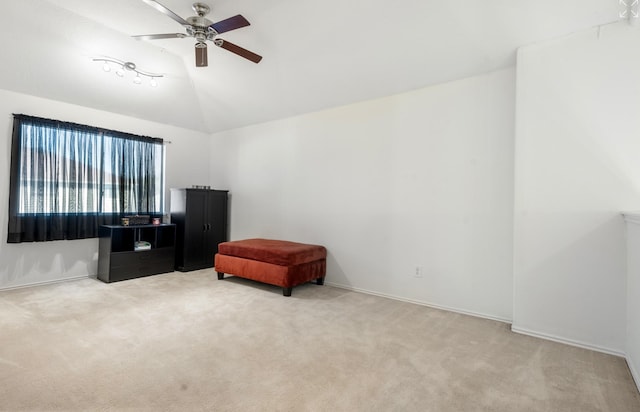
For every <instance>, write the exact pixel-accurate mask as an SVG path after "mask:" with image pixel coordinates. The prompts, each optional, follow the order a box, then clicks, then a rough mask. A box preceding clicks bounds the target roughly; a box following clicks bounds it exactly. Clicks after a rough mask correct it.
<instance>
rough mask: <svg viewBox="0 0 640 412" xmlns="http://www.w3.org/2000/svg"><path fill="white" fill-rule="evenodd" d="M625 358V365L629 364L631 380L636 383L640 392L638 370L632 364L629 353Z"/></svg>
mask: <svg viewBox="0 0 640 412" xmlns="http://www.w3.org/2000/svg"><path fill="white" fill-rule="evenodd" d="M626 360H627V366H629V371H630V372H631V377H632V378H633V381H634V382H635V383H636V387H637V388H638V392H639V393H640V375H639V374H638V371H637V370H636V367H635V366H634V365H635V363H633V359H631V358H630V357H629V355H627V356H626Z"/></svg>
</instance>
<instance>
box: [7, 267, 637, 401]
mask: <svg viewBox="0 0 640 412" xmlns="http://www.w3.org/2000/svg"><path fill="white" fill-rule="evenodd" d="M0 410H3V411H26V410H29V411H31V410H37V411H48V410H65V411H67V410H73V411H93V410H102V411H111V410H113V411H119V410H125V411H139V410H141V411H163V410H174V411H438V412H442V411H509V412H514V411H580V412H587V411H615V412H622V411H640V395H639V394H638V392H637V389H636V387H635V385H634V383H633V381H632V378H631V375H630V373H629V371H628V369H627V366H626V364H625V361H624V360H623V359H621V358H617V357H613V356H609V355H604V354H600V353H596V352H591V351H588V350H583V349H578V348H574V347H570V346H565V345H561V344H557V343H553V342H548V341H543V340H539V339H535V338H531V337H527V336H522V335H517V334H514V333H511V332H510V331H509V326H508V325H506V324H503V323H499V322H494V321H489V320H483V319H477V318H473V317H468V316H464V315H459V314H454V313H449V312H444V311H439V310H435V309H430V308H427V307H423V306H417V305H412V304H409V303H403V302H397V301H393V300H389V299H384V298H380V297H375V296H369V295H364V294H360V293H355V292H349V291H345V290H341V289H337V288H333V287H330V286H317V285H315V284H307V285H303V286H301V287H298V288H295V289H294V291H293V296H292V297H291V298H285V297H283V296H282V295H281V290H280V289H279V288H276V287H271V286H266V285H260V284H257V283H253V282H250V281H246V280H243V279H237V278H228V279H225V280H222V281H219V280H217V277H216V273H215V272H214V271H213V270H205V271H197V272H191V273H186V274H185V273H172V274H167V275H158V276H152V277H148V278H143V279H136V280H131V281H125V282H119V283H113V284H109V285H107V284H104V283H102V282H100V281H97V280H94V279H86V280H80V281H74V282H68V283H62V284H56V285H48V286H40V287H33V288H28V289H20V290H13V291H5V292H0Z"/></svg>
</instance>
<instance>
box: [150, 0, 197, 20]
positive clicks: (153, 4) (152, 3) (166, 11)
mask: <svg viewBox="0 0 640 412" xmlns="http://www.w3.org/2000/svg"><path fill="white" fill-rule="evenodd" d="M142 1H144V2H145V3H147V4H148V5H149V6H151V7H153V8H154V9H156V10H158V11H159V12H160V13H162V14H165V15H167V16H169V17H171V18H172V19H173V20H175V21H177V22H178V23H180V24H182V25H183V26H189V23H188V22H187V21H186V20H185V19H183V18H182V17H180V16H178V15H177V14H175V13H174V12H172V11H171V10H169V9H168V8H166V7H165V6H163V5H162V4H160V3H158V2H157V1H155V0H142Z"/></svg>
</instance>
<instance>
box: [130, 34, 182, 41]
mask: <svg viewBox="0 0 640 412" xmlns="http://www.w3.org/2000/svg"><path fill="white" fill-rule="evenodd" d="M131 37H133V38H134V39H138V40H158V39H181V38H183V37H187V35H186V34H184V33H166V34H141V35H139V36H131Z"/></svg>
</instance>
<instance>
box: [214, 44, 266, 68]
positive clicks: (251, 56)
mask: <svg viewBox="0 0 640 412" xmlns="http://www.w3.org/2000/svg"><path fill="white" fill-rule="evenodd" d="M215 45H216V46H219V47H222V48H223V49H225V50H229V51H230V52H231V53H235V54H237V55H238V56H240V57H244V58H245V59H247V60H251V61H252V62H254V63H260V60H262V56H260V55H257V54H255V53H254V52H250V51H249V50H247V49H243V48H242V47H240V46H237V45H235V44H233V43H231V42H228V41H226V40H222V39H216V41H215Z"/></svg>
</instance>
